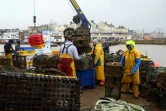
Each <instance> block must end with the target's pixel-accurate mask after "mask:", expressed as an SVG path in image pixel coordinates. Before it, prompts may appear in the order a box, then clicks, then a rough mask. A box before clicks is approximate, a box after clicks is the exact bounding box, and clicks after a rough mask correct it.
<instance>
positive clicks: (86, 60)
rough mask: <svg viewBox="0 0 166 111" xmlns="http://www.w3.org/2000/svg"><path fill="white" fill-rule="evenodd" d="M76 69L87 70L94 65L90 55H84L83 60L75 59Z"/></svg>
mask: <svg viewBox="0 0 166 111" xmlns="http://www.w3.org/2000/svg"><path fill="white" fill-rule="evenodd" d="M74 63H75V68H76V70H86V69H88V68H89V67H90V66H92V59H91V58H90V57H83V58H82V60H74Z"/></svg>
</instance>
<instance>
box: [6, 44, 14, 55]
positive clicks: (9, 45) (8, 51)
mask: <svg viewBox="0 0 166 111" xmlns="http://www.w3.org/2000/svg"><path fill="white" fill-rule="evenodd" d="M11 49H12V50H11ZM4 51H5V53H6V54H9V53H13V52H14V49H13V47H12V45H11V44H10V43H8V42H7V43H6V44H5V45H4Z"/></svg>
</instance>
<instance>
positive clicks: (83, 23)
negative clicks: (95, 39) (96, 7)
mask: <svg viewBox="0 0 166 111" xmlns="http://www.w3.org/2000/svg"><path fill="white" fill-rule="evenodd" d="M69 1H70V3H71V4H72V5H73V7H74V9H75V10H76V12H77V16H78V17H79V18H80V19H81V21H82V26H85V27H86V28H88V29H89V22H88V20H87V18H86V17H85V15H84V13H83V12H82V10H81V8H80V7H79V5H78V4H77V2H76V0H69Z"/></svg>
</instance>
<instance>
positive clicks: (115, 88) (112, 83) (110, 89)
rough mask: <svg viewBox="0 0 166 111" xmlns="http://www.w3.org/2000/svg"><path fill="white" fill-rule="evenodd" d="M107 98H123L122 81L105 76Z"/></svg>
mask: <svg viewBox="0 0 166 111" xmlns="http://www.w3.org/2000/svg"><path fill="white" fill-rule="evenodd" d="M105 77H106V78H105V97H109V98H114V99H116V100H118V99H120V97H121V79H120V78H117V77H109V76H105Z"/></svg>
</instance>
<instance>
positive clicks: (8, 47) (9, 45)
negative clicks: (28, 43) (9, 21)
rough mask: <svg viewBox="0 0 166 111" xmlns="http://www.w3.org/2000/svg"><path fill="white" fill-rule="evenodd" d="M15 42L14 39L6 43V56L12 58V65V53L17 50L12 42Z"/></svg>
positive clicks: (11, 62)
mask: <svg viewBox="0 0 166 111" xmlns="http://www.w3.org/2000/svg"><path fill="white" fill-rule="evenodd" d="M13 43H14V41H13V40H9V42H7V43H6V44H5V45H4V51H5V56H6V58H9V59H11V61H10V65H11V66H13V59H12V53H14V52H15V50H14V49H13V47H12V44H13Z"/></svg>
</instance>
